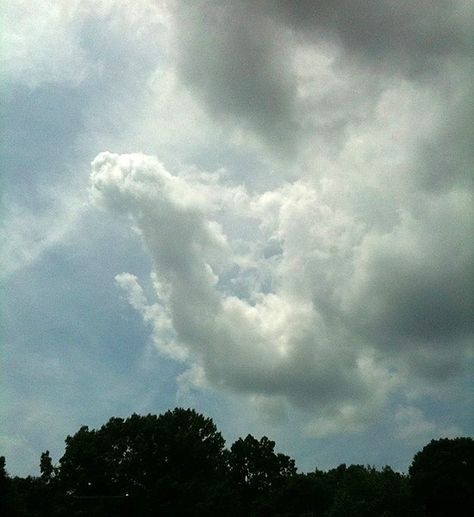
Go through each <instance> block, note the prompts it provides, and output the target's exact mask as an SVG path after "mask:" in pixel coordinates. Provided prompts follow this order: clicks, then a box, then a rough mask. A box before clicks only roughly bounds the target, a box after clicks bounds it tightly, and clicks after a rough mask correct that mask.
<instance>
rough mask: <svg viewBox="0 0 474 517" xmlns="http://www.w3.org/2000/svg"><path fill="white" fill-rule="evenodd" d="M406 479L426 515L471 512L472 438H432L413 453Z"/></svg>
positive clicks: (473, 493)
mask: <svg viewBox="0 0 474 517" xmlns="http://www.w3.org/2000/svg"><path fill="white" fill-rule="evenodd" d="M409 473H410V482H411V485H412V490H413V495H414V498H415V500H416V501H418V503H419V504H420V505H421V506H422V507H423V508H424V510H425V512H426V515H427V517H432V516H433V517H438V516H439V517H441V516H444V515H455V516H459V517H461V516H464V515H465V516H468V515H474V440H473V439H472V438H455V439H448V438H443V439H440V440H432V441H431V442H430V443H429V444H428V445H426V446H425V447H424V448H423V449H422V450H421V451H420V452H418V453H416V454H415V457H414V458H413V462H412V464H411V466H410V470H409Z"/></svg>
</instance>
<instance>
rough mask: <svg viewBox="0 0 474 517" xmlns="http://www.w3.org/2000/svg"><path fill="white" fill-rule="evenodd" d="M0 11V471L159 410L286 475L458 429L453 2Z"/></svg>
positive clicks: (459, 154)
mask: <svg viewBox="0 0 474 517" xmlns="http://www.w3.org/2000/svg"><path fill="white" fill-rule="evenodd" d="M0 9H1V25H2V31H1V32H2V43H1V47H2V52H1V54H2V55H1V60H2V63H1V65H0V66H1V70H2V74H1V78H0V79H1V85H0V92H1V104H2V106H1V111H2V113H1V120H2V126H1V130H2V137H1V141H2V145H1V158H0V163H1V165H2V167H1V168H2V180H1V189H2V204H1V213H2V218H1V219H2V224H1V228H0V230H1V234H2V235H1V246H0V247H1V250H0V253H1V259H0V260H1V264H2V266H1V289H2V295H1V311H2V317H1V321H2V330H1V339H2V348H1V352H0V360H1V366H0V374H1V386H2V389H1V394H0V402H1V404H0V419H1V420H0V421H1V425H0V453H1V454H2V455H5V456H6V459H7V470H8V471H9V472H10V473H11V474H14V475H27V474H36V473H38V465H39V458H40V454H41V452H43V451H44V450H49V451H51V455H52V457H53V461H55V462H57V461H58V460H59V458H60V457H61V456H62V453H63V451H64V439H65V437H66V436H67V435H68V434H73V433H75V432H76V431H77V430H78V429H79V427H80V426H81V425H88V426H90V427H99V426H101V425H102V424H104V423H105V422H106V421H107V420H108V419H109V418H110V417H112V416H122V417H126V416H128V415H130V414H132V413H134V412H135V413H139V414H147V413H156V414H159V413H162V412H164V411H166V410H167V409H170V408H174V407H176V406H182V407H193V408H195V409H196V410H197V411H199V412H201V413H203V414H205V415H206V416H209V417H212V418H213V420H214V422H215V423H216V425H217V427H218V429H219V430H220V431H221V432H222V434H223V436H224V438H225V439H226V440H227V444H228V445H229V446H230V445H231V444H232V443H233V441H234V440H236V439H237V438H238V437H240V436H246V435H247V434H248V433H251V434H253V435H254V436H256V437H260V436H262V435H266V436H269V437H270V438H271V439H273V440H275V441H276V444H277V445H276V449H277V450H278V451H280V452H284V453H286V454H289V455H290V456H292V457H293V458H295V460H296V463H297V466H298V467H299V469H300V471H303V472H305V471H311V470H314V469H315V468H319V469H327V468H331V467H334V466H337V465H338V464H340V463H347V464H350V463H359V464H370V465H375V466H378V467H381V466H384V465H386V464H389V465H391V466H392V467H393V468H395V469H397V470H401V471H406V470H407V469H408V466H409V465H410V462H411V459H412V457H413V454H414V453H415V452H416V451H418V450H420V449H421V448H422V447H423V446H424V445H425V444H426V443H428V442H429V441H430V440H431V439H435V438H440V437H455V436H469V435H472V434H473V430H474V415H473V412H472V407H473V402H474V397H473V392H474V386H473V382H472V378H473V376H472V374H473V371H474V369H473V362H474V361H473V346H472V344H473V327H474V318H473V306H474V267H473V265H474V239H473V233H474V199H473V197H474V188H473V187H474V175H473V171H472V163H473V159H474V145H473V144H474V143H473V141H472V140H473V138H472V135H473V134H474V104H473V102H472V99H473V96H474V61H473V58H472V56H473V55H474V48H473V47H474V33H473V31H472V27H473V26H474V8H473V4H472V2H471V1H470V0H449V1H447V0H446V1H445V0H418V1H416V2H413V1H409V0H398V1H392V0H352V1H350V0H312V1H310V0H301V1H299V2H294V1H291V0H259V1H251V0H193V1H191V0H181V1H180V0H176V1H175V0H170V1H164V0H101V1H94V0H37V1H35V2H31V1H30V0H12V1H10V2H3V4H2V7H1V8H0Z"/></svg>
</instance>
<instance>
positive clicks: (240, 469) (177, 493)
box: [0, 408, 474, 517]
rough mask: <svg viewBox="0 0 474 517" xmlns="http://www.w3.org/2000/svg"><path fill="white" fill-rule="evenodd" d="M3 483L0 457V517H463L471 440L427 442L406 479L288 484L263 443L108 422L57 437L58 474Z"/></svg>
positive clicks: (44, 465) (289, 472) (201, 429)
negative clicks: (60, 449) (60, 447)
mask: <svg viewBox="0 0 474 517" xmlns="http://www.w3.org/2000/svg"><path fill="white" fill-rule="evenodd" d="M40 472H41V475H40V476H39V477H32V476H28V477H26V478H20V477H11V476H9V475H8V473H7V471H6V465H5V458H4V457H3V456H0V516H1V517H79V516H82V517H83V516H84V515H87V516H88V517H109V516H110V517H111V516H114V517H117V516H118V517H125V516H128V517H132V516H137V515H139V516H140V517H151V516H158V515H159V516H160V517H163V516H166V517H171V516H173V517H214V516H219V517H221V516H225V517H242V516H245V517H310V516H311V517H316V516H317V517H441V516H443V517H448V516H449V517H467V516H468V515H469V516H470V515H474V508H473V502H474V495H473V488H474V441H473V440H472V439H471V438H456V439H453V440H449V439H442V440H436V441H435V440H434V441H432V442H431V443H430V444H428V445H427V446H426V447H424V449H423V450H421V451H420V452H418V453H417V454H416V455H415V457H414V458H413V463H412V465H411V467H410V474H409V476H407V475H404V474H400V473H397V472H394V471H393V470H392V469H391V468H390V467H384V468H383V469H382V470H377V469H375V468H373V467H364V466H362V465H350V466H346V465H344V464H343V465H340V466H339V467H337V468H334V469H331V470H329V471H327V472H323V471H320V470H315V471H314V472H312V473H308V474H297V472H296V467H295V462H294V460H293V459H291V458H290V457H289V456H286V455H284V454H279V453H276V452H275V442H273V441H272V440H269V439H268V438H267V437H263V438H261V439H260V440H258V439H256V438H254V437H253V436H251V435H248V436H247V437H246V438H239V439H238V440H237V441H236V442H235V443H234V444H233V445H232V446H231V448H230V450H226V449H224V439H223V438H222V436H221V434H220V433H219V432H218V431H217V429H216V426H215V425H214V423H213V421H212V420H211V419H209V418H206V417H204V416H203V415H200V414H199V413H196V412H195V411H194V410H191V409H181V408H177V409H174V410H173V411H168V412H166V413H164V414H162V415H159V416H156V415H146V416H140V415H136V414H134V415H132V416H131V417H129V418H126V419H123V418H111V419H110V420H109V421H108V422H107V423H106V424H104V425H103V426H102V427H101V428H99V429H89V428H88V427H81V428H80V429H79V430H78V431H77V433H76V434H74V435H73V436H68V437H67V438H66V448H65V452H64V455H63V457H62V458H61V459H60V461H59V464H58V466H57V467H56V466H54V465H53V462H52V459H51V456H50V454H49V452H48V451H45V452H43V453H42V454H41V458H40Z"/></svg>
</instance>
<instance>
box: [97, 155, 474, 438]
mask: <svg viewBox="0 0 474 517" xmlns="http://www.w3.org/2000/svg"><path fill="white" fill-rule="evenodd" d="M91 181H92V195H93V197H94V199H95V200H96V202H99V203H100V204H102V205H103V206H105V207H107V208H108V209H109V210H112V211H113V212H117V213H122V214H126V215H128V216H129V217H131V220H132V224H133V225H134V226H136V228H137V229H138V231H139V232H140V233H141V235H142V236H143V239H144V242H145V244H146V247H147V249H148V250H149V252H150V253H151V256H152V258H153V261H154V266H155V274H156V279H155V290H156V298H157V301H156V302H151V303H150V302H147V301H146V299H145V298H144V295H143V291H142V290H141V288H140V287H139V285H138V283H137V280H136V278H134V277H131V276H130V275H127V274H122V275H120V276H119V277H118V279H117V280H118V282H119V283H120V285H121V286H122V287H124V288H125V289H126V290H127V291H128V296H129V299H130V302H131V303H132V305H133V306H134V308H135V309H137V310H138V311H140V312H141V313H142V315H143V317H144V320H145V321H146V322H147V323H149V324H151V325H152V328H153V336H154V340H155V342H156V343H157V344H158V345H159V347H160V348H161V349H162V350H165V351H167V352H168V353H171V354H172V355H174V357H176V358H179V359H181V360H185V361H188V362H189V364H190V365H191V366H192V368H198V369H199V370H200V371H201V373H202V375H201V378H203V379H205V382H206V383H208V384H210V385H211V386H214V387H218V388H226V389H230V390H233V391H237V392H241V393H247V394H250V395H257V396H263V397H268V398H270V399H271V398H273V397H279V398H280V399H283V400H286V401H287V402H289V403H290V404H291V405H296V406H297V407H301V408H306V409H307V410H310V411H311V412H314V411H316V410H317V411H318V414H320V415H321V416H320V417H319V418H318V419H317V425H315V426H313V427H316V428H317V431H315V432H316V433H321V432H322V431H321V430H322V429H327V432H330V431H331V430H333V431H335V430H336V429H339V430H341V429H347V428H350V427H357V426H358V425H360V423H361V421H363V420H367V418H368V414H369V413H370V414H375V413H376V411H377V410H378V409H380V407H381V406H382V405H383V403H384V401H385V398H386V396H387V395H388V394H389V393H391V392H393V391H394V390H400V389H402V388H401V386H402V385H404V384H405V383H407V382H408V384H406V386H405V388H404V389H405V390H407V391H408V390H409V389H410V387H411V385H410V384H411V383H410V381H409V379H410V378H411V376H415V377H416V378H417V379H421V378H424V381H423V380H422V381H421V384H423V383H424V384H427V385H429V384H430V382H433V381H438V380H439V379H440V375H439V370H440V369H441V370H442V371H443V373H444V376H445V377H448V378H452V377H453V376H455V375H456V374H459V371H460V370H462V365H463V357H464V353H465V350H466V341H465V339H466V337H467V336H468V335H470V333H471V332H472V327H471V324H470V322H469V318H468V314H469V312H470V310H471V309H472V305H470V303H471V302H472V300H471V299H470V298H469V293H470V287H471V286H468V285H467V284H466V283H465V281H466V278H467V277H468V274H469V271H470V264H471V263H472V259H473V249H472V245H471V244H469V243H468V241H465V240H463V236H465V231H466V228H463V227H462V225H461V226H459V223H458V220H459V216H460V213H462V215H463V218H464V220H468V219H469V215H470V211H471V210H472V208H471V207H472V204H471V203H470V202H469V201H471V200H470V199H469V198H465V199H463V196H461V197H456V196H447V197H446V196H443V197H442V199H436V200H434V201H433V200H430V202H427V205H426V207H424V208H421V209H420V210H419V214H417V217H418V222H417V223H416V224H415V223H414V219H413V218H414V215H412V214H405V213H404V212H401V213H400V215H399V217H398V218H397V219H396V221H395V222H394V224H393V227H392V228H391V229H389V230H384V231H382V230H380V229H379V228H377V225H376V224H375V223H373V222H372V221H370V220H363V219H362V217H361V216H360V214H357V213H356V212H354V211H352V212H350V211H349V206H344V205H343V204H342V203H341V202H340V201H339V200H338V198H337V197H335V196H333V192H331V191H330V190H329V191H328V192H324V191H321V189H320V188H318V186H317V185H315V184H314V183H311V182H309V181H303V180H298V181H296V182H294V183H291V184H290V183H288V184H286V185H284V186H282V187H281V188H279V189H276V190H274V191H267V192H264V193H263V194H260V195H253V196H251V195H249V194H248V193H246V192H245V190H243V189H242V187H235V186H226V185H225V184H222V182H220V181H219V178H216V177H213V176H210V175H207V174H202V173H196V172H194V173H192V174H189V173H186V172H185V173H183V174H178V175H173V174H170V173H169V172H168V171H167V170H166V169H165V168H164V166H163V165H162V164H161V163H160V162H158V161H157V160H156V159H154V158H151V157H148V156H144V155H138V154H135V155H114V154H111V153H101V154H100V155H99V156H98V157H97V158H96V159H95V160H94V162H93V164H92V175H91ZM434 214H437V216H438V217H439V219H442V220H443V221H444V224H443V225H442V226H440V224H439V221H438V220H437V219H436V218H434V217H433V216H434ZM466 216H467V217H466ZM235 228H240V229H241V231H240V233H241V235H240V236H239V237H238V238H235V237H234V236H233V233H235ZM243 229H248V230H249V231H247V232H246V231H245V230H243ZM245 234H247V238H246V239H243V237H242V235H245ZM243 241H244V242H243ZM275 243H278V246H275ZM242 250H245V251H242ZM448 257H449V260H447V258H448ZM255 272H257V273H258V274H255ZM463 282H464V283H463ZM246 283H247V286H245V284H246ZM248 283H250V285H248ZM245 293H248V294H245ZM446 346H449V347H450V353H449V357H447V356H446V353H445V347H446ZM409 369H411V370H412V371H411V372H410V375H409V374H408V373H407V370H409ZM413 370H414V371H413ZM415 384H416V383H415ZM362 408H365V410H364V409H362ZM367 408H370V410H367Z"/></svg>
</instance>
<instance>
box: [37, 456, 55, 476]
mask: <svg viewBox="0 0 474 517" xmlns="http://www.w3.org/2000/svg"><path fill="white" fill-rule="evenodd" d="M40 473H41V479H42V480H43V481H44V482H45V483H50V482H51V480H52V479H53V477H54V467H53V462H52V460H51V456H50V455H49V451H46V452H43V453H41V458H40Z"/></svg>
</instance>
